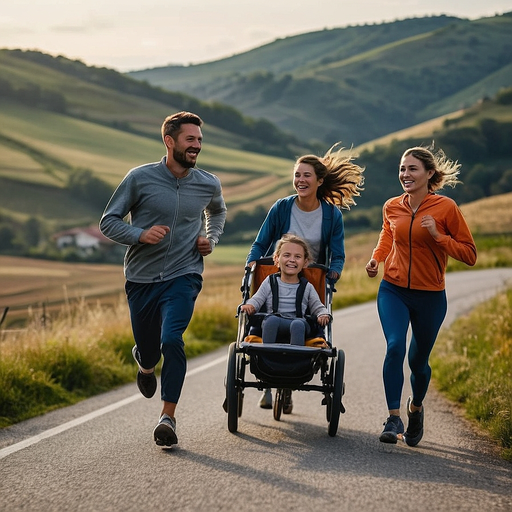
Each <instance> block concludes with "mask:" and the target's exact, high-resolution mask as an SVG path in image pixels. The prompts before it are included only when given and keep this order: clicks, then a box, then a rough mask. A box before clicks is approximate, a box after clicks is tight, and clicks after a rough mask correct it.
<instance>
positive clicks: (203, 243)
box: [196, 236, 212, 256]
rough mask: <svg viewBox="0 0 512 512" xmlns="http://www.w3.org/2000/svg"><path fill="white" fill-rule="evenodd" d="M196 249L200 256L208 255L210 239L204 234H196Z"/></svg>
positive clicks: (210, 247) (210, 248)
mask: <svg viewBox="0 0 512 512" xmlns="http://www.w3.org/2000/svg"><path fill="white" fill-rule="evenodd" d="M196 246H197V250H198V251H199V254H200V255H201V256H208V254H210V253H211V252H212V246H211V245H210V240H208V238H206V237H205V236H198V237H197V242H196Z"/></svg>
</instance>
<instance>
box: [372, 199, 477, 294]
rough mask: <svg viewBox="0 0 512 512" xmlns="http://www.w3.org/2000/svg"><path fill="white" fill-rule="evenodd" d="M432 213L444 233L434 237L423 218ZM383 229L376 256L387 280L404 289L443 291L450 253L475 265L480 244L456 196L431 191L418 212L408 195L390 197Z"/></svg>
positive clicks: (385, 206) (439, 228)
mask: <svg viewBox="0 0 512 512" xmlns="http://www.w3.org/2000/svg"><path fill="white" fill-rule="evenodd" d="M424 215H431V216H432V217H433V218H434V219H435V221H436V226H437V230H438V231H439V233H440V236H439V238H438V239H437V240H434V238H433V237H432V235H431V234H430V233H429V232H428V230H427V229H426V228H422V227H421V225H420V224H421V218H422V217H423V216H424ZM382 218H383V223H382V230H381V232H380V236H379V241H378V243H377V246H376V247H375V249H374V250H373V254H372V258H375V259H376V260H377V261H378V262H379V263H380V262H384V276H383V279H385V280H386V281H388V282H390V283H393V284H395V285H397V286H401V287H403V288H411V289H415V290H430V291H439V290H444V288H445V272H446V264H447V262H448V256H451V257H452V258H455V259H456V260H459V261H462V262H464V263H466V264H467V265H470V266H473V265H474V264H475V262H476V246H475V242H474V240H473V236H472V235H471V232H470V231H469V228H468V225H467V224H466V221H465V219H464V217H463V215H462V213H461V211H460V210H459V208H458V206H457V204H456V203H455V201H453V200H452V199H450V198H448V197H445V196H440V195H437V194H433V193H431V194H428V195H427V196H426V197H425V199H423V201H422V202H421V204H420V206H419V208H418V209H417V210H416V213H413V212H412V210H411V207H410V206H409V201H408V199H407V194H402V195H401V196H398V197H393V198H391V199H388V201H386V203H385V204H384V207H383V209H382Z"/></svg>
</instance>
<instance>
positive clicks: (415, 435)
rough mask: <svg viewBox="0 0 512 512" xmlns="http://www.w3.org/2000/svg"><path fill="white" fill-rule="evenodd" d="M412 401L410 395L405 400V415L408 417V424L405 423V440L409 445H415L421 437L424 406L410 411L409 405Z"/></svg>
mask: <svg viewBox="0 0 512 512" xmlns="http://www.w3.org/2000/svg"><path fill="white" fill-rule="evenodd" d="M411 402H412V399H411V397H409V398H408V400H407V416H408V417H409V424H408V425H407V431H406V432H405V435H404V437H405V442H406V443H407V444H408V445H409V446H416V445H417V444H418V443H419V442H420V441H421V438H422V437H423V418H424V411H425V407H422V408H421V411H414V412H411V410H410V409H409V406H410V404H411Z"/></svg>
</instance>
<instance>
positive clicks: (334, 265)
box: [247, 144, 364, 414]
mask: <svg viewBox="0 0 512 512" xmlns="http://www.w3.org/2000/svg"><path fill="white" fill-rule="evenodd" d="M337 146H338V144H335V145H334V146H332V147H331V148H330V149H329V151H327V153H326V154H325V155H324V156H323V157H318V156H316V155H305V156H301V157H300V158H299V159H298V160H297V161H296V162H295V165H294V168H293V188H294V189H295V191H296V193H295V194H293V195H291V196H288V197H285V198H282V199H278V200H277V201H276V202H275V203H274V205H273V206H272V207H271V208H270V210H269V212H268V214H267V217H266V218H265V221H264V222H263V224H262V226H261V228H260V230H259V232H258V235H257V236H256V239H255V241H254V243H253V244H252V247H251V251H250V252H249V255H248V257H247V264H248V265H250V266H252V265H254V263H255V262H256V260H258V259H260V258H264V257H266V256H271V255H272V254H273V252H274V248H275V244H276V242H277V241H278V240H279V239H280V238H281V237H282V236H283V235H284V234H286V233H292V234H294V235H298V236H300V237H301V238H303V239H304V240H306V241H307V242H308V244H309V246H310V248H311V252H312V260H313V261H314V262H315V263H320V264H322V265H325V266H326V267H328V268H329V272H328V274H327V276H328V277H329V278H330V279H333V280H337V279H339V277H340V275H341V271H342V270H343V265H344V263H345V242H344V228H343V216H342V213H341V209H342V208H346V209H347V210H348V209H350V207H351V206H352V205H354V204H355V201H354V197H356V196H359V195H360V191H361V190H362V185H363V183H364V177H363V171H364V169H363V168H362V167H360V166H358V165H356V164H355V163H354V162H353V161H352V160H353V158H352V157H351V156H347V155H344V154H343V148H339V149H336V148H337ZM259 405H260V407H262V408H264V409H269V408H272V394H271V392H270V389H267V390H265V392H264V393H263V395H262V397H261V399H260V402H259ZM292 407H293V406H292V403H291V400H290V402H289V403H288V404H284V407H283V412H284V413H285V414H289V413H291V411H292Z"/></svg>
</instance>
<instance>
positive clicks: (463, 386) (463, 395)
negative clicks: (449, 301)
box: [431, 289, 512, 461]
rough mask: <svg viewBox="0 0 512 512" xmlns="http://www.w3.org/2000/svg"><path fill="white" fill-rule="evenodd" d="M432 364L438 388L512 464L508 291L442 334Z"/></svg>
mask: <svg viewBox="0 0 512 512" xmlns="http://www.w3.org/2000/svg"><path fill="white" fill-rule="evenodd" d="M431 363H432V376H433V378H434V382H435V384H436V386H437V387H438V388H439V390H440V391H441V392H442V393H444V394H445V395H446V396H447V397H448V398H449V399H450V400H452V401H454V402H456V403H458V404H459V405H461V407H462V408H463V409H464V411H465V412H466V415H467V417H469V418H470V419H472V420H475V421H476V422H477V423H478V424H479V425H480V426H481V427H483V429H484V430H485V431H487V432H489V434H490V435H491V436H492V438H493V439H494V440H495V441H496V442H497V444H498V445H499V446H500V447H501V450H502V456H503V458H504V459H506V460H510V461H512V289H509V290H508V291H507V292H506V293H501V294H499V295H498V296H496V297H495V298H493V299H491V300H490V301H488V302H486V303H485V304H482V305H480V306H479V307H477V308H476V309H475V310H474V311H473V312H472V313H471V314H470V315H469V316H467V317H464V318H460V319H458V320H457V321H456V322H455V323H454V324H453V325H452V327H451V328H450V330H449V331H446V332H444V331H443V332H441V334H440V336H439V339H438V341H437V342H436V345H435V347H434V351H433V353H432V358H431Z"/></svg>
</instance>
